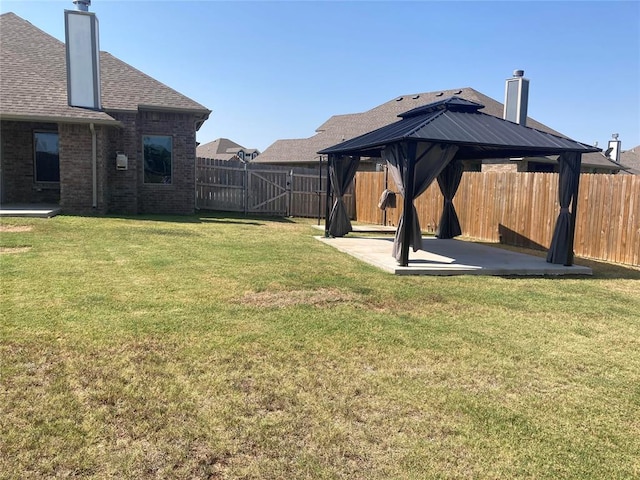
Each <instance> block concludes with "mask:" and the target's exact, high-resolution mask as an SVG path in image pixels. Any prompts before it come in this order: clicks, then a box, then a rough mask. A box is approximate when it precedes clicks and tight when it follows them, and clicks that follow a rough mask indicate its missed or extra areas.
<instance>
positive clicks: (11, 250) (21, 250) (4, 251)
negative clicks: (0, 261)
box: [0, 247, 31, 255]
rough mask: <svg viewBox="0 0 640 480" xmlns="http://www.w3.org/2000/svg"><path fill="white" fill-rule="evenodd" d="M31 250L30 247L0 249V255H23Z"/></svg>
mask: <svg viewBox="0 0 640 480" xmlns="http://www.w3.org/2000/svg"><path fill="white" fill-rule="evenodd" d="M29 250H31V247H0V255H5V254H12V253H24V252H28V251H29Z"/></svg>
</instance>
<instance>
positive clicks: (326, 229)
mask: <svg viewBox="0 0 640 480" xmlns="http://www.w3.org/2000/svg"><path fill="white" fill-rule="evenodd" d="M334 157H335V156H334V155H333V154H331V153H330V154H329V155H328V156H327V190H326V192H327V195H326V198H325V212H324V237H325V238H329V214H330V211H331V207H330V204H331V162H332V161H334Z"/></svg>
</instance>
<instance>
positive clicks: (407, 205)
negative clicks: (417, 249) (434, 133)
mask: <svg viewBox="0 0 640 480" xmlns="http://www.w3.org/2000/svg"><path fill="white" fill-rule="evenodd" d="M416 147H417V145H416V142H407V155H406V157H405V158H403V159H402V160H403V161H405V162H406V170H405V171H406V172H407V175H406V177H405V178H404V179H403V182H404V202H403V208H402V224H403V225H404V231H403V232H402V249H401V250H400V265H401V266H403V267H407V266H409V243H410V239H411V230H412V229H413V192H414V187H415V186H414V185H413V179H414V177H415V169H416V163H415V161H416Z"/></svg>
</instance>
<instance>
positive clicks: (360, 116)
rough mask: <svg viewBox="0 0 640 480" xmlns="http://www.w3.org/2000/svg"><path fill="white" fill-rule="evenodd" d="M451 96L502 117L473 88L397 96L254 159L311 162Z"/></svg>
mask: <svg viewBox="0 0 640 480" xmlns="http://www.w3.org/2000/svg"><path fill="white" fill-rule="evenodd" d="M451 96H458V97H460V98H464V99H466V100H470V101H472V102H476V103H480V104H482V105H484V106H485V108H484V109H483V110H482V111H483V112H484V113H487V114H489V115H493V116H495V117H499V118H502V114H503V105H502V103H500V102H497V101H496V100H494V99H493V98H491V97H488V96H486V95H484V94H482V93H480V92H478V91H477V90H474V89H473V88H469V87H467V88H457V89H452V90H442V91H436V92H427V93H414V94H409V95H402V96H400V97H396V98H394V99H392V100H389V101H388V102H385V103H383V104H382V105H378V106H377V107H374V108H372V109H371V110H367V111H366V112H362V113H351V114H346V115H334V116H333V117H331V118H329V119H328V120H327V121H326V122H324V123H323V124H322V125H320V126H319V127H318V128H317V130H316V132H318V133H317V134H316V135H314V136H313V137H310V138H303V139H288V140H277V141H276V142H275V143H273V144H272V145H271V146H269V147H268V148H267V149H266V150H265V151H264V152H262V153H261V154H260V155H258V156H257V157H256V158H255V159H254V160H253V162H257V163H309V162H317V161H318V158H319V154H318V153H317V152H318V151H320V150H323V149H325V148H328V147H330V146H332V145H336V144H338V143H341V142H342V141H345V140H350V139H352V138H355V137H357V136H359V135H362V134H364V133H367V132H370V131H372V130H375V129H377V128H380V127H383V126H385V125H388V124H390V123H393V122H396V121H398V120H399V118H398V115H400V114H401V113H405V112H407V111H409V110H412V109H414V108H417V107H421V106H424V105H428V104H430V103H433V102H437V101H439V100H442V99H445V98H447V97H451ZM527 126H528V127H532V128H535V129H537V130H541V131H543V132H547V133H552V134H554V135H558V136H563V135H562V134H560V133H558V132H556V131H555V130H552V129H551V128H549V127H547V126H546V125H543V124H542V123H540V122H537V121H536V120H534V119H532V118H527Z"/></svg>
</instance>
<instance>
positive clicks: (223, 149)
mask: <svg viewBox="0 0 640 480" xmlns="http://www.w3.org/2000/svg"><path fill="white" fill-rule="evenodd" d="M230 148H242V145H240V144H239V143H236V142H234V141H232V140H229V139H228V138H216V139H215V140H213V141H212V142H208V143H205V144H202V145H198V148H197V149H196V155H197V156H198V157H202V158H220V157H219V155H221V154H225V155H226V154H227V150H228V149H230ZM233 156H234V155H231V157H233ZM231 157H229V158H231ZM224 160H229V159H228V158H225V159H224Z"/></svg>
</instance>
